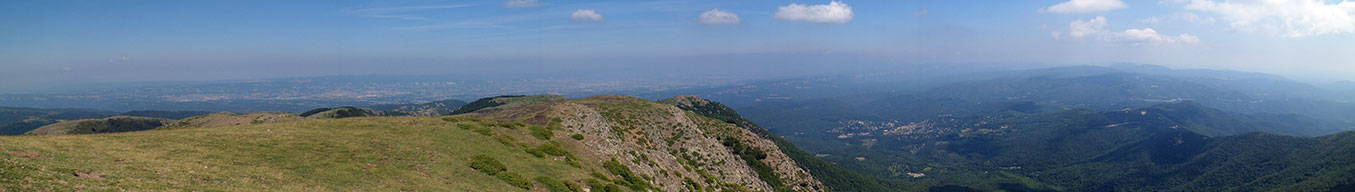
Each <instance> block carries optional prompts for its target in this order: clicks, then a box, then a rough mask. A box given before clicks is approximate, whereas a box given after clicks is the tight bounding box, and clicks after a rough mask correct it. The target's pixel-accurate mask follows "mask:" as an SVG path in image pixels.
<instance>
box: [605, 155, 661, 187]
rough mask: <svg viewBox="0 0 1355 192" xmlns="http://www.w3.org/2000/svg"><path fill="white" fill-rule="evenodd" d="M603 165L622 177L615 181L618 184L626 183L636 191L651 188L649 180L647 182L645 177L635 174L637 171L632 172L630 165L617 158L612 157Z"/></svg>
mask: <svg viewBox="0 0 1355 192" xmlns="http://www.w3.org/2000/svg"><path fill="white" fill-rule="evenodd" d="M602 167H603V168H605V169H607V171H608V172H612V174H616V175H617V176H620V177H621V178H620V179H616V180H615V181H614V182H616V184H619V185H625V186H626V187H629V188H630V189H631V190H635V191H641V190H644V189H647V188H650V186H649V183H648V182H645V181H644V179H642V178H640V177H639V176H638V175H635V173H633V172H630V168H629V167H626V165H622V164H621V162H620V161H616V159H612V161H608V162H606V163H602Z"/></svg>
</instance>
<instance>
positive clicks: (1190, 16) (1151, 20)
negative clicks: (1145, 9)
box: [1138, 12, 1215, 25]
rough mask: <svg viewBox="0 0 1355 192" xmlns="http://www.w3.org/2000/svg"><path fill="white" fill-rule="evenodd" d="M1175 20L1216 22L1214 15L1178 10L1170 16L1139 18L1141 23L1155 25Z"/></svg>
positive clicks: (1201, 22)
mask: <svg viewBox="0 0 1355 192" xmlns="http://www.w3.org/2000/svg"><path fill="white" fill-rule="evenodd" d="M1175 21H1184V22H1189V23H1196V24H1212V23H1214V21H1215V19H1214V18H1212V17H1201V16H1200V15H1196V14H1194V13H1185V12H1178V13H1176V14H1172V15H1170V16H1162V17H1158V16H1151V17H1148V18H1143V19H1139V20H1138V22H1139V23H1142V24H1153V25H1155V24H1163V23H1170V22H1175Z"/></svg>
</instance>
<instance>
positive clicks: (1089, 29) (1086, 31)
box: [1068, 16, 1109, 38]
mask: <svg viewBox="0 0 1355 192" xmlns="http://www.w3.org/2000/svg"><path fill="white" fill-rule="evenodd" d="M1108 25H1109V24H1107V23H1106V17H1101V16H1097V17H1096V18H1093V19H1090V20H1086V21H1083V20H1075V21H1073V22H1072V23H1069V24H1068V36H1071V37H1073V38H1083V37H1087V36H1091V35H1097V34H1100V33H1104V32H1105V30H1106V26H1108Z"/></svg>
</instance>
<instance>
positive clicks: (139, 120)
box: [24, 116, 174, 135]
mask: <svg viewBox="0 0 1355 192" xmlns="http://www.w3.org/2000/svg"><path fill="white" fill-rule="evenodd" d="M173 121H174V120H172V119H164V118H152V117H132V116H113V117H109V118H103V119H81V120H71V121H64V122H60V123H56V124H51V125H47V126H42V127H39V128H37V129H34V130H33V131H29V132H28V133H24V135H67V134H94V133H117V132H129V131H142V130H150V129H154V128H156V127H160V126H163V125H165V124H169V123H170V122H173Z"/></svg>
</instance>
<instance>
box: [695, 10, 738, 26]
mask: <svg viewBox="0 0 1355 192" xmlns="http://www.w3.org/2000/svg"><path fill="white" fill-rule="evenodd" d="M697 21H699V22H701V23H703V24H707V25H720V24H739V23H743V20H742V19H739V15H736V14H734V13H732V12H728V11H722V10H720V9H711V10H708V11H706V12H701V16H699V17H698V18H697Z"/></svg>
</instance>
